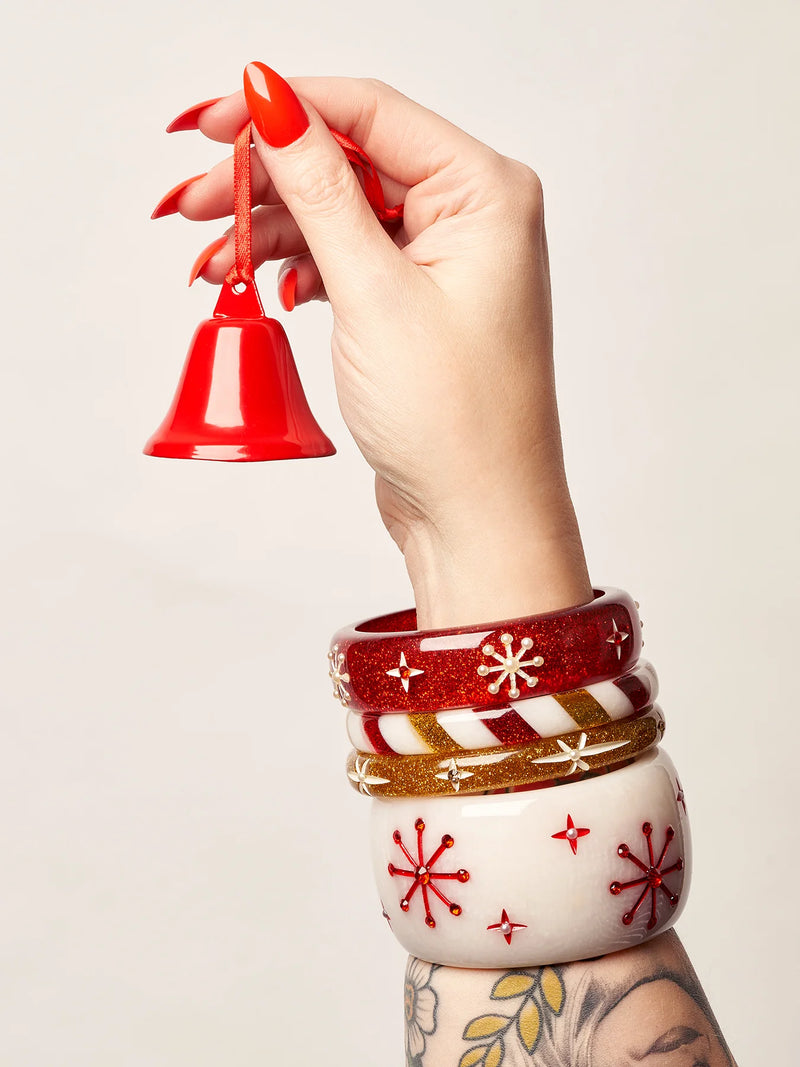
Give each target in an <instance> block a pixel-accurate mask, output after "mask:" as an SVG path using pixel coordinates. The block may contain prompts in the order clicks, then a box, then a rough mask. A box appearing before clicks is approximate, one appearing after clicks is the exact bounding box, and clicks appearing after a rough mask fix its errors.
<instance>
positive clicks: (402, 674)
mask: <svg viewBox="0 0 800 1067" xmlns="http://www.w3.org/2000/svg"><path fill="white" fill-rule="evenodd" d="M386 673H387V674H388V675H389V677H390V678H399V679H400V684H401V685H402V687H403V689H405V691H406V692H408V687H409V684H410V682H411V679H412V678H416V677H417V675H418V674H424V673H425V671H421V670H420V669H419V668H418V667H409V665H408V664H407V663H406V654H405V652H401V653H400V666H399V667H392V669H391V670H390V671H387V672H386Z"/></svg>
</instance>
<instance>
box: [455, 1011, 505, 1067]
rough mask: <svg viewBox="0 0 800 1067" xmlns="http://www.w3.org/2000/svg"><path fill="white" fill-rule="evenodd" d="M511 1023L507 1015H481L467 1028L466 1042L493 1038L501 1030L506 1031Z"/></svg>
mask: <svg viewBox="0 0 800 1067" xmlns="http://www.w3.org/2000/svg"><path fill="white" fill-rule="evenodd" d="M509 1021H510V1020H509V1017H508V1016H507V1015H479V1016H478V1018H477V1019H473V1020H472V1022H471V1023H469V1025H468V1026H467V1028H466V1030H465V1031H464V1040H465V1041H477V1040H478V1039H479V1038H481V1037H493V1036H494V1035H495V1034H496V1033H498V1032H499V1031H500V1030H505V1028H506V1027H507V1026H508V1024H509ZM492 1048H494V1045H493V1046H492ZM487 1064H488V1059H487Z"/></svg>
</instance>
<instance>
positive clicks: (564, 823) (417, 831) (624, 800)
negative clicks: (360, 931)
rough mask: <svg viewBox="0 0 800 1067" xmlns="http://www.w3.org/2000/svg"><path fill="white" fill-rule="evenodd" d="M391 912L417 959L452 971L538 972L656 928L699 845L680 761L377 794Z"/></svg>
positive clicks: (380, 870) (677, 900) (675, 904)
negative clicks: (484, 791)
mask: <svg viewBox="0 0 800 1067" xmlns="http://www.w3.org/2000/svg"><path fill="white" fill-rule="evenodd" d="M371 835H372V857H373V866H374V871H375V878H376V881H377V885H378V891H379V894H380V898H381V902H382V905H383V910H384V914H385V915H386V917H387V918H388V920H389V922H390V925H391V927H392V931H393V933H394V935H395V937H396V938H397V939H398V941H399V942H400V944H401V945H402V946H403V948H404V949H406V951H407V952H409V953H410V954H411V955H412V956H417V957H419V958H420V959H423V960H428V961H429V962H431V963H439V964H445V965H447V966H451V967H540V966H545V965H547V964H553V963H567V962H569V961H571V960H578V959H586V958H588V957H593V956H600V955H605V954H607V953H609V952H616V951H618V950H619V949H623V948H628V947H630V946H631V945H636V944H639V943H641V942H643V941H646V940H648V939H649V938H651V937H654V936H655V935H656V934H658V933H661V932H662V931H663V930H666V929H667V928H668V927H670V926H672V924H673V923H674V922H675V920H676V919H677V917H678V915H679V913H680V911H681V909H682V907H683V904H684V901H685V897H686V892H687V890H688V886H689V869H690V860H691V855H690V852H691V843H690V837H689V824H688V821H687V818H686V812H685V804H684V801H683V792H682V790H681V789H680V785H679V783H678V779H677V776H676V773H675V768H674V766H673V764H672V761H671V760H670V759H669V757H668V756H667V755H666V753H665V752H664V751H663V750H660V749H655V750H652V751H650V752H647V753H645V754H644V755H642V756H640V757H639V758H638V759H636V760H635V761H634V762H632V763H630V764H628V765H627V766H625V767H622V768H620V769H619V770H616V771H613V772H611V773H609V774H604V775H601V776H598V777H596V778H589V779H584V780H582V781H577V782H571V783H568V784H565V785H560V786H555V787H553V788H551V789H542V790H535V791H533V792H529V793H514V794H497V795H495V796H483V797H479V796H466V797H460V796H455V797H409V798H403V799H395V800H381V799H374V800H373V801H372V830H371Z"/></svg>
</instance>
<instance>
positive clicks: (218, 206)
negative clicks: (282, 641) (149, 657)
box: [178, 78, 733, 1067]
mask: <svg viewBox="0 0 800 1067" xmlns="http://www.w3.org/2000/svg"><path fill="white" fill-rule="evenodd" d="M290 84H291V86H292V87H293V88H294V90H295V92H296V93H297V94H298V95H299V97H300V100H301V103H302V105H303V107H304V108H305V110H306V113H307V114H308V117H309V121H310V126H309V128H308V129H307V130H306V132H305V133H304V134H303V135H302V136H301V137H300V138H299V139H298V140H297V141H296V142H295V143H293V144H290V145H288V146H286V147H283V148H280V149H273V148H270V147H269V146H268V145H266V144H265V143H264V142H263V141H262V140H261V139H260V137H258V135H257V134H255V135H254V136H255V152H254V153H253V157H252V158H253V165H252V183H253V200H254V203H256V204H258V205H259V206H258V207H257V208H256V210H255V211H254V212H253V259H254V263H255V265H256V266H257V265H259V264H260V263H263V262H265V261H267V260H285V262H284V264H283V267H282V272H283V271H285V270H287V269H289V267H295V268H296V269H297V272H298V280H297V290H296V301H297V304H302V303H305V302H308V301H310V300H314V299H323V300H329V302H330V306H331V311H332V313H333V333H332V337H331V354H332V359H333V370H334V377H335V382H336V389H337V394H338V399H339V405H340V407H341V411H342V414H343V416H344V419H345V421H346V423H347V425H348V427H349V429H350V432H351V433H352V434H353V437H354V438H355V440H356V443H357V444H358V447H359V448H360V450H361V452H362V453H363V455H364V457H365V459H366V460H367V462H368V464H369V465H370V466H371V468H372V469H373V471H374V474H375V489H376V498H377V503H378V507H379V509H380V513H381V517H382V518H383V521H384V523H385V525H386V527H387V529H388V531H389V533H390V534H391V536H392V537H393V539H394V540H395V541H396V543H397V545H398V546H399V548H400V550H401V551H402V553H403V556H404V559H405V563H406V567H407V569H408V573H409V577H410V579H411V582H412V585H413V588H414V596H415V600H416V604H417V616H418V622H419V625H420V626H421V627H439V626H442V627H447V626H456V625H459V624H468V623H474V622H475V621H476V620H481V621H487V622H488V621H492V620H498V619H506V618H513V617H515V616H520V615H528V614H535V613H537V612H545V611H550V610H556V609H559V608H564V607H568V606H572V605H577V604H583V603H586V602H587V601H588V600H590V599H591V596H592V592H591V585H590V582H589V577H588V572H587V567H586V561H585V558H584V553H583V547H582V544H581V538H580V533H579V530H578V524H577V520H576V517H575V513H574V510H573V506H572V502H571V500H570V496H569V491H568V488H567V482H566V477H565V473H564V464H563V458H562V448H561V437H560V429H559V422H558V411H557V407H556V398H555V387H554V374H553V343H552V318H551V304H550V277H549V269H548V255H547V240H546V236H545V227H544V209H543V196H542V188H541V184H540V182H539V179H538V177H537V176H536V174H535V173H534V172H533V171H532V170H531V169H530V168H529V167H527V166H525V165H524V164H522V163H520V162H517V161H516V160H513V159H509V158H507V157H505V156H502V155H499V154H498V153H497V152H495V151H493V150H492V149H491V148H489V147H488V146H486V145H484V144H482V143H481V142H479V141H476V140H475V139H474V138H472V137H470V136H469V135H468V134H467V133H465V132H464V131H462V130H460V129H459V128H458V127H456V126H454V125H452V124H451V123H449V122H447V121H446V120H445V119H443V118H441V117H440V116H439V115H436V114H434V113H433V112H431V111H428V110H427V109H426V108H423V107H421V106H420V105H419V104H416V103H414V102H413V101H411V100H409V99H407V98H406V97H405V96H403V95H402V94H401V93H399V92H397V91H396V90H394V89H392V88H390V87H389V86H387V85H384V84H382V83H381V82H377V81H372V80H354V79H347V78H294V79H290ZM248 119H249V115H248V113H247V109H246V107H245V103H244V97H243V94H242V93H234V94H232V95H230V96H227V97H224V98H222V99H221V100H220V101H219V102H218V103H215V104H214V105H213V106H211V107H208V108H206V109H205V110H204V111H202V113H201V115H200V118H199V128H200V130H201V132H202V133H203V134H205V135H206V136H207V137H208V138H210V139H211V140H213V141H218V142H222V143H228V144H232V143H233V141H234V139H235V137H236V134H237V133H238V131H239V130H240V129H241V128H242V126H244V124H245V123H246V122H247V121H248ZM328 127H332V128H334V129H337V130H339V131H341V132H342V133H345V134H347V135H349V136H350V137H351V138H352V139H354V140H355V141H357V142H358V143H359V144H360V145H361V146H362V147H363V148H364V149H365V150H366V152H367V153H368V154H369V156H370V157H371V158H372V161H373V163H374V164H375V166H376V168H377V171H378V173H379V175H380V177H381V181H382V184H383V188H384V192H385V196H386V202H387V204H396V203H398V202H400V201H401V200H402V201H403V202H404V204H405V214H404V221H403V225H402V226H401V227H400V228H399V230H397V231H396V232H395V233H394V235H393V236H391V237H390V236H389V235H388V233H387V231H386V230H385V229H384V228H383V227H382V226H381V224H380V223H379V222H378V221H377V220H376V218H375V216H374V214H373V212H372V210H371V209H370V207H369V205H368V204H367V201H366V199H365V197H364V195H363V193H362V191H361V188H360V186H359V184H358V181H357V179H356V178H355V176H354V174H353V171H352V168H351V167H350V165H349V164H348V163H347V161H346V160H345V157H344V155H343V154H342V152H341V150H340V149H339V147H338V145H337V144H336V142H335V140H334V139H333V137H332V136H331V135H330V133H329V130H328ZM178 208H179V211H180V212H181V213H182V214H183V215H184V216H185V217H186V218H187V219H196V220H209V219H229V217H230V216H231V215H232V212H233V164H232V158H231V157H230V156H229V157H228V158H226V159H224V160H222V161H221V162H220V163H218V164H217V165H216V166H213V167H212V168H211V169H210V170H209V173H208V174H207V175H206V177H204V178H203V179H202V180H200V181H197V182H193V183H192V184H191V185H190V186H189V187H188V188H187V189H186V190H185V192H184V193H183V195H182V196H181V197H180V200H179V204H178ZM228 232H229V233H230V232H231V231H230V230H229V231H228ZM232 262H233V241H232V240H229V241H228V243H227V244H226V245H225V246H224V247H223V248H222V249H220V250H219V251H218V252H217V253H216V254H215V255H214V256H213V257H212V258H211V259H210V260H208V262H207V263H206V265H205V267H204V268H203V277H204V278H205V279H206V280H207V281H209V282H211V283H213V284H220V283H221V282H222V280H223V278H224V276H225V274H226V273H227V271H228V269H229V268H230V266H231V264H232ZM412 962H413V961H412ZM425 968H426V965H423V977H424V978H425V979H428V978H429V980H430V981H429V984H428V983H427V981H426V983H425V985H424V988H422V989H421V990H418V991H417V992H415V993H414V994H413V996H411V997H410V999H409V995H407V997H406V1007H407V1009H408V1010H411V1008H410V1007H409V1005H411V1006H413V1003H415V999H414V998H415V997H416V998H421V1000H420V1001H419V1002H420V1003H421V1004H422V1005H424V1010H422V1009H420V1011H421V1014H420V1019H419V1021H418V1024H417V1025H416V1027H415V1029H414V1031H413V1041H412V1044H413V1047H414V1049H415V1050H416V1051H415V1053H414V1067H439V1065H441V1067H456V1065H457V1064H458V1063H459V1061H460V1058H461V1057H462V1056H463V1055H464V1054H465V1052H466V1051H468V1050H469V1045H468V1044H465V1041H464V1036H463V1035H464V1029H465V1026H467V1025H468V1024H469V1022H470V1020H471V1019H474V1018H475V1017H477V1016H479V1015H481V1013H486V1012H487V1011H492V1010H496V1002H493V1001H492V1000H491V996H490V994H491V991H492V988H493V983H494V982H495V981H497V980H498V978H499V977H502V973H503V972H492V971H469V970H461V969H456V968H446V967H438V968H435V969H434V970H433V972H432V973H431V974H428V973H427V970H425ZM418 972H419V968H417V971H415V972H413V973H415V974H416V975H417V978H418V979H419V975H418ZM559 972H560V974H561V976H562V978H561V979H559V980H563V988H564V998H565V999H564V1005H565V1006H564V1009H563V1010H562V1012H561V1013H560V1014H558V1015H557V1016H556V1015H554V1016H553V1018H552V1019H551V1020H550V1021H551V1022H552V1024H553V1025H552V1027H551V1029H550V1030H548V1032H547V1035H546V1038H547V1039H546V1040H545V1037H544V1036H543V1037H542V1039H541V1042H540V1045H541V1053H540V1049H539V1047H537V1049H536V1052H535V1058H534V1059H531V1058H530V1056H529V1055H528V1053H527V1052H526V1051H525V1050H524V1049H522V1048H521V1047H518V1048H517V1049H516V1051H515V1049H514V1042H513V1033H514V1030H513V1027H512V1028H511V1029H510V1030H509V1035H510V1036H509V1038H508V1041H507V1042H506V1044H505V1046H504V1047H505V1052H504V1057H505V1058H504V1060H503V1064H502V1067H515V1064H518V1063H520V1064H521V1063H525V1064H533V1065H534V1067H537V1065H540V1064H541V1065H542V1067H550V1065H555V1067H575V1065H577V1064H585V1065H586V1067H606V1065H608V1067H611V1065H613V1067H626V1065H628V1064H630V1065H633V1064H639V1063H642V1064H646V1065H648V1067H650V1064H651V1063H652V1067H723V1065H727V1064H729V1063H730V1064H732V1063H733V1061H732V1060H730V1058H729V1057H728V1054H727V1052H726V1051H725V1049H724V1044H723V1042H722V1039H721V1036H720V1035H719V1033H718V1031H717V1028H716V1023H715V1022H714V1020H713V1016H712V1015H711V1011H710V1008H709V1007H708V1004H707V1002H706V1001H705V997H704V996H703V994H702V990H700V987H699V985H698V984H697V980H696V977H695V976H694V972H693V971H692V969H691V965H690V964H689V961H688V959H687V958H686V956H685V953H684V952H683V950H682V948H681V947H680V943H679V942H678V941H677V938H676V937H675V935H674V934H667V935H662V936H661V937H658V938H656V939H654V940H653V941H651V942H649V943H647V944H646V945H644V946H640V947H638V948H634V949H629V950H627V952H624V953H617V954H615V955H612V956H607V957H604V958H603V959H601V960H597V961H590V962H586V963H575V964H569V965H567V966H566V967H563V968H559ZM411 973H412V972H411V971H409V974H411ZM525 973H528V972H525ZM551 978H552V976H551ZM590 979H591V980H592V981H593V982H594V986H592V988H593V989H594V990H595V1002H596V1003H595V1008H596V1010H595V1014H594V1015H593V1016H592V1018H591V1020H590V1021H588V1022H586V1021H584V1022H581V1023H580V1025H578V1022H576V1021H575V1018H572V1017H571V1016H569V1010H568V1009H569V1008H570V1006H571V1005H573V1004H578V1003H580V1002H581V997H582V996H583V993H582V990H583V988H584V985H585V984H586V983H587V982H589V980H590ZM637 983H639V984H637ZM418 984H419V981H418ZM598 990H599V993H598ZM519 1003H520V1005H522V1003H523V1002H522V1001H520V1002H519ZM434 1006H435V1011H434ZM512 1010H513V1009H512ZM543 1010H544V1009H543ZM545 1014H546V1012H545ZM569 1018H572V1022H570V1023H569V1024H568V1019H569ZM409 1021H411V1020H409ZM694 1035H696V1036H694ZM689 1039H691V1040H689ZM659 1043H660V1044H659ZM421 1044H424V1052H422V1053H421V1054H419V1055H418V1054H417V1053H418V1051H419V1047H420V1045H421ZM673 1046H674V1047H673ZM654 1047H655V1049H656V1051H655V1052H654V1051H653V1048H654Z"/></svg>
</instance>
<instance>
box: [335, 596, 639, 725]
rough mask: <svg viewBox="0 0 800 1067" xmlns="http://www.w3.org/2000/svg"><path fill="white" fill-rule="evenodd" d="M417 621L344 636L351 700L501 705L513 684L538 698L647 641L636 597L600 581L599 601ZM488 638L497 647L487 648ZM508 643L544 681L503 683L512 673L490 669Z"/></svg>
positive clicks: (400, 620) (426, 706) (599, 670)
mask: <svg viewBox="0 0 800 1067" xmlns="http://www.w3.org/2000/svg"><path fill="white" fill-rule="evenodd" d="M415 626H416V613H415V612H414V611H413V610H408V611H400V612H395V613H394V614H392V615H384V616H381V617H380V618H377V619H370V620H367V621H366V622H362V623H359V624H358V625H356V626H351V627H348V628H345V629H343V630H340V631H339V632H338V633H337V634H336V635H335V637H334V639H333V642H332V649H335V650H336V655H337V662H338V657H339V655H343V656H344V659H343V660H342V661H341V664H340V666H339V668H338V669H339V670H340V672H342V673H347V674H348V675H349V684H348V687H347V688H348V694H349V697H350V699H349V701H348V707H349V708H351V709H352V710H358V711H365V712H373V713H376V712H379V713H381V714H387V713H394V712H399V713H409V712H427V711H439V710H442V709H445V708H464V707H471V706H474V707H494V708H497V707H502V706H503V705H504V704H507V703H508V701H509V700H510V699H516V697H514V698H512V696H511V691H512V690H513V691H514V692H515V693H516V692H518V693H519V696H520V697H521V698H523V699H525V698H532V697H533V698H535V697H538V696H543V695H546V694H553V693H564V692H567V691H569V690H574V689H580V688H585V687H586V686H587V685H591V684H593V683H595V682H601V681H608V680H610V679H613V678H618V677H619V676H620V675H622V674H625V673H626V672H628V671H629V670H630V669H631V667H633V666H634V664H635V663H636V662H637V660H638V659H639V654H640V652H641V647H642V635H641V621H640V619H639V613H638V612H637V610H636V606H635V603H634V601H633V600H632V598H631V597H630V596H628V594H627V593H624V592H622V591H621V590H618V589H596V590H595V597H594V600H592V601H591V603H589V604H585V605H583V606H581V607H575V608H567V609H566V610H564V611H556V612H552V613H550V614H544V615H532V616H530V617H528V618H522V619H512V620H507V621H505V622H499V623H488V624H486V625H481V626H474V627H464V628H461V629H458V630H415V629H414V627H415ZM487 645H488V646H491V647H492V649H493V652H492V653H489V654H487V653H486V652H485V651H484V650H485V648H486V646H487ZM504 648H510V649H512V650H513V655H512V656H511V657H510V658H509V666H510V667H512V668H513V667H514V663H512V662H511V660H512V659H513V658H514V656H516V657H517V659H519V658H520V656H521V658H522V660H524V661H526V662H527V661H528V660H530V661H531V662H532V663H533V662H534V661H535V679H536V680H535V684H528V682H527V681H526V680H525V679H524V678H522V681H521V682H519V681H516V682H515V679H516V678H517V677H520V678H521V677H522V676H521V675H519V676H517V675H510V674H507V675H506V677H505V678H504V680H503V681H502V683H499V682H498V680H499V679H500V677H501V676H502V675H503V673H504V672H503V671H497V672H496V673H490V672H491V671H492V670H495V669H496V668H498V666H499V664H498V662H497V660H496V654H495V651H494V650H502V649H504ZM497 654H499V653H497ZM398 664H401V667H400V668H398ZM403 664H406V665H407V666H408V667H410V668H413V670H414V671H415V672H419V673H414V674H413V675H412V674H411V673H410V671H408V670H404V669H403ZM524 669H525V670H526V671H527V670H529V668H527V667H526V668H524ZM530 670H534V667H533V666H531V668H530ZM479 671H480V672H482V673H479ZM495 683H498V684H495ZM490 685H491V688H492V689H493V690H495V692H491V691H490ZM515 686H518V689H517V688H515Z"/></svg>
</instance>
